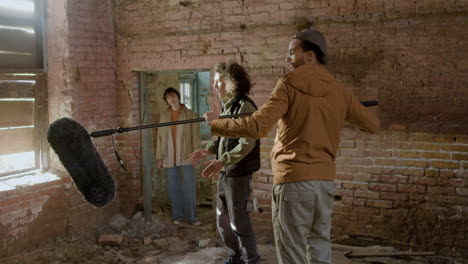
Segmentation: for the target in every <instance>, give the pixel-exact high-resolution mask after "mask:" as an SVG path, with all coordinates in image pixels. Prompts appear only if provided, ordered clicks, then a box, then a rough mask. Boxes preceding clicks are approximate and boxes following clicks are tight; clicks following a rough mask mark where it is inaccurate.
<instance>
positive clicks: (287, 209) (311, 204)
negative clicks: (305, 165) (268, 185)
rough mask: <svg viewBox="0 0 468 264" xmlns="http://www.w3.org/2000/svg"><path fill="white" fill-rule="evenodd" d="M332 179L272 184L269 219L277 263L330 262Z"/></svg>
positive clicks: (325, 263) (333, 189)
mask: <svg viewBox="0 0 468 264" xmlns="http://www.w3.org/2000/svg"><path fill="white" fill-rule="evenodd" d="M334 195H335V183H334V181H301V182H294V183H285V184H278V185H275V186H274V187H273V199H272V220H273V230H274V234H275V244H276V255H277V258H278V263H279V264H302V263H304V264H330V263H331V239H330V226H331V216H332V207H333V197H334Z"/></svg>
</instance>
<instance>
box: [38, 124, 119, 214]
mask: <svg viewBox="0 0 468 264" xmlns="http://www.w3.org/2000/svg"><path fill="white" fill-rule="evenodd" d="M47 141H49V144H50V146H51V147H52V149H53V150H54V151H55V153H57V156H58V157H59V159H60V161H61V162H62V164H63V166H64V167H65V169H66V170H67V171H68V173H69V174H70V176H71V177H72V179H73V181H74V182H75V185H76V188H77V189H78V191H80V193H81V194H82V195H83V196H84V198H85V199H86V201H88V202H90V203H91V204H93V205H94V206H96V207H103V206H104V205H106V204H108V203H109V202H111V201H112V199H113V198H114V196H115V183H114V179H113V178H112V176H111V174H110V173H109V171H108V169H107V167H106V165H105V164H104V161H103V160H102V158H101V156H100V155H99V153H98V152H97V150H96V148H95V147H94V145H93V143H92V142H91V139H90V137H89V134H88V132H87V131H86V130H85V129H84V128H83V127H82V126H81V125H80V124H79V123H78V122H76V121H73V120H72V119H69V118H61V119H58V120H56V121H55V122H53V123H52V124H51V125H50V126H49V129H48V131H47Z"/></svg>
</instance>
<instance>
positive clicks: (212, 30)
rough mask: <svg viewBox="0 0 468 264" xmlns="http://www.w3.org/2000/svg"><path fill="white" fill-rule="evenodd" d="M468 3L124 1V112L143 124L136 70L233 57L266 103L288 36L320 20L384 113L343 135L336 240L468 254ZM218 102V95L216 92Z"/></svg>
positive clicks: (339, 69)
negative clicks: (374, 125)
mask: <svg viewBox="0 0 468 264" xmlns="http://www.w3.org/2000/svg"><path fill="white" fill-rule="evenodd" d="M466 10H467V5H466V3H464V2H462V1H456V0H452V1H439V0H426V1H405V0H394V1H383V0H380V1H364V0H358V1H349V0H342V1H279V0H264V1H253V0H250V1H248V0H245V1H244V0H242V1H238V0H231V1H221V0H218V1H216V0H215V1H201V0H192V1H124V0H115V1H114V12H115V24H116V43H117V65H118V75H117V78H118V82H119V83H118V91H119V102H120V103H124V107H125V109H122V110H121V111H120V112H119V114H120V115H121V118H122V120H125V122H126V124H138V115H137V113H138V107H139V101H138V98H139V94H138V89H137V87H138V78H137V73H136V72H137V71H149V72H155V71H166V70H186V69H211V68H212V67H213V65H214V64H215V63H217V62H219V61H223V60H228V59H230V58H235V59H237V60H238V61H239V62H241V63H243V64H244V65H246V66H247V67H248V69H249V71H250V73H251V75H252V77H253V80H254V81H255V86H254V88H253V93H252V95H253V97H254V100H255V101H256V102H257V104H258V105H261V104H262V103H263V102H264V101H265V100H266V99H267V98H268V96H269V94H270V92H271V90H272V88H273V87H274V84H275V82H276V80H277V78H278V77H279V76H281V75H282V74H283V73H284V72H285V70H286V68H285V66H286V65H285V57H286V51H287V45H288V42H289V37H290V36H291V35H292V34H294V33H295V32H297V31H298V30H301V29H304V28H307V27H309V26H311V25H312V24H314V25H315V27H316V28H318V29H320V30H322V31H323V32H324V33H325V35H326V37H327V39H328V43H329V57H330V58H329V59H330V64H329V68H330V70H331V71H332V72H334V73H335V75H336V76H337V78H338V79H339V80H341V81H343V82H345V83H346V84H348V85H349V87H350V88H351V89H352V90H353V92H354V93H355V94H356V95H357V96H358V97H359V98H360V99H361V100H375V99H377V100H379V102H380V106H379V107H377V108H375V109H374V110H373V111H376V113H377V114H378V116H379V117H380V118H381V120H382V124H383V131H382V132H381V133H380V134H378V135H375V136H370V135H365V134H363V133H361V132H358V131H356V130H355V129H354V128H351V127H349V128H346V129H345V130H344V132H343V142H342V145H341V146H342V149H341V150H340V153H339V158H338V159H337V163H338V172H339V180H338V181H337V187H338V188H339V198H337V201H336V207H335V208H336V210H335V214H334V226H333V233H334V234H335V235H336V236H337V237H342V238H346V237H351V238H356V237H359V238H362V239H363V240H365V239H374V240H386V241H388V242H392V243H395V244H398V243H400V245H402V247H404V246H408V245H411V246H413V247H414V246H420V247H423V248H435V249H441V248H444V247H448V248H454V249H456V250H458V251H460V252H461V251H463V250H465V251H466V246H467V244H466V241H467V237H466V234H465V233H466V232H464V233H463V232H459V231H460V229H459V227H465V228H466V226H467V218H466V215H467V214H466V212H467V210H468V205H467V202H466V200H467V191H466V188H467V175H466V169H467V156H466V155H467V152H468V150H467V149H466V147H467V142H466V135H465V134H466V132H467V128H468V127H467V126H466V123H467V121H468V120H467V116H468V115H467V113H466V105H468V102H467V99H468V91H467V89H466V87H467V84H468V80H467V79H466V76H465V75H466V74H465V73H466V65H468V64H467V63H466V59H464V58H466V54H467V51H466V48H464V47H465V46H466V45H467V38H466V36H467V35H468V34H466V33H467V29H466V25H465V23H464V21H465V20H466ZM211 99H212V100H211V101H212V102H214V101H216V98H215V97H212V98H211ZM272 141H273V139H272V137H269V138H265V139H262V169H261V171H260V172H259V173H258V174H257V175H256V176H255V178H254V181H255V183H254V187H255V192H254V193H255V194H256V195H257V196H258V198H259V199H260V200H261V202H262V206H263V207H264V209H266V212H265V213H264V214H262V215H255V220H256V223H257V227H256V228H257V230H262V229H265V230H266V231H268V230H271V225H270V222H271V221H270V216H271V215H270V208H269V207H270V201H269V200H270V197H271V196H270V193H271V188H272V176H271V169H270V165H269V155H268V152H269V150H270V149H271V145H272Z"/></svg>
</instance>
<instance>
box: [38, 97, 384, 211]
mask: <svg viewBox="0 0 468 264" xmlns="http://www.w3.org/2000/svg"><path fill="white" fill-rule="evenodd" d="M361 104H362V105H364V106H375V105H377V104H378V102H377V101H364V102H361ZM251 114H252V113H245V114H236V115H225V116H220V117H219V118H233V117H242V116H248V115H251ZM203 121H205V119H204V118H196V119H188V120H179V121H175V122H166V123H159V124H151V125H143V126H136V127H127V128H125V127H124V128H120V127H119V128H117V129H107V130H101V131H95V132H93V133H91V135H90V134H88V132H87V131H86V130H85V129H84V128H83V127H82V126H81V125H80V124H79V123H78V122H76V121H73V120H72V119H69V118H61V119H58V120H56V121H55V122H53V123H52V124H51V125H50V126H49V129H48V131H47V140H48V141H49V144H50V146H51V147H52V149H53V150H54V151H55V153H56V154H57V156H58V157H59V159H60V161H61V162H62V164H63V166H64V167H65V169H66V170H67V171H68V173H69V174H70V176H71V177H72V179H73V181H74V182H75V185H76V187H77V189H78V191H80V193H81V194H82V195H83V196H84V198H85V199H86V200H87V201H88V202H90V203H91V204H93V205H94V206H96V207H103V206H105V205H106V204H108V203H109V202H111V201H112V199H113V198H114V196H115V183H114V179H113V178H112V176H111V174H110V173H109V170H108V169H107V167H106V165H105V164H104V161H103V160H102V158H101V156H100V155H99V153H98V152H97V150H96V148H95V147H94V145H93V143H92V142H91V137H103V136H110V135H113V134H114V133H123V132H128V131H133V130H140V129H147V128H156V127H163V126H173V125H180V124H187V123H195V122H203ZM115 154H116V157H117V159H118V160H119V162H120V164H121V166H122V167H123V168H124V169H125V167H124V166H123V162H122V160H121V159H120V156H119V155H118V153H117V152H115Z"/></svg>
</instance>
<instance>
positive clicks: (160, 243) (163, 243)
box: [153, 238, 169, 248]
mask: <svg viewBox="0 0 468 264" xmlns="http://www.w3.org/2000/svg"><path fill="white" fill-rule="evenodd" d="M153 244H154V245H155V246H156V247H158V248H165V247H167V246H168V245H169V242H168V241H167V239H165V238H161V239H155V240H153Z"/></svg>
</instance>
